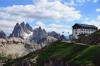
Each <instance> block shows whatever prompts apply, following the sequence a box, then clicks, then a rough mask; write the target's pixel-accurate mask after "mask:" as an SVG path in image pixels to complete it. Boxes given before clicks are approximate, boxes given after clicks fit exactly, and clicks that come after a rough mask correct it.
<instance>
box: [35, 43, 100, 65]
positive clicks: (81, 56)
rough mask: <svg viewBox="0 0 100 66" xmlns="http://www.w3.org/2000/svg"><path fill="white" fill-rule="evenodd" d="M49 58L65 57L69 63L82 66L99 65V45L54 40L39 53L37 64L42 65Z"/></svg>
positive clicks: (58, 58)
mask: <svg viewBox="0 0 100 66" xmlns="http://www.w3.org/2000/svg"><path fill="white" fill-rule="evenodd" d="M50 59H56V60H60V59H65V60H66V61H67V62H69V63H74V64H78V65H83V66H85V65H87V64H92V65H94V64H95V66H99V65H98V64H99V62H98V61H100V46H98V45H91V46H85V45H84V46H83V45H77V44H72V43H64V42H56V43H54V44H52V45H51V46H49V47H48V48H46V49H45V50H44V51H43V52H41V53H40V55H39V58H38V63H37V66H43V63H45V62H46V61H48V60H50Z"/></svg>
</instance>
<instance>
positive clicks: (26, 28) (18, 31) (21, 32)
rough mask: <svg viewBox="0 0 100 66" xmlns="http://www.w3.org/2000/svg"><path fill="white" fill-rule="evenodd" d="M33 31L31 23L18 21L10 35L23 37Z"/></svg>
mask: <svg viewBox="0 0 100 66" xmlns="http://www.w3.org/2000/svg"><path fill="white" fill-rule="evenodd" d="M31 32H32V27H31V26H30V25H29V24H25V22H22V23H20V24H19V23H17V24H16V25H15V27H14V30H13V32H12V33H11V35H10V37H21V38H24V37H25V35H27V36H28V34H30V33H31Z"/></svg>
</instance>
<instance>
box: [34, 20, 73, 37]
mask: <svg viewBox="0 0 100 66" xmlns="http://www.w3.org/2000/svg"><path fill="white" fill-rule="evenodd" d="M39 26H41V28H43V29H45V30H46V31H47V32H51V31H56V32H57V33H60V34H62V32H64V35H68V32H69V33H70V34H71V32H72V30H71V28H70V27H71V26H70V27H69V26H65V25H62V24H54V23H53V24H48V25H46V24H44V22H42V21H37V22H36V25H35V26H34V28H37V27H39Z"/></svg>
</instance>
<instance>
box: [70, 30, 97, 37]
mask: <svg viewBox="0 0 100 66" xmlns="http://www.w3.org/2000/svg"><path fill="white" fill-rule="evenodd" d="M95 31H96V29H72V34H73V37H74V38H75V39H78V35H80V34H87V35H89V34H91V33H94V32H95Z"/></svg>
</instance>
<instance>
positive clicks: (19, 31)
mask: <svg viewBox="0 0 100 66" xmlns="http://www.w3.org/2000/svg"><path fill="white" fill-rule="evenodd" d="M48 36H50V37H53V38H55V39H57V40H66V38H65V36H64V35H60V34H58V33H56V32H55V31H52V32H46V30H45V29H42V28H41V27H38V28H35V29H34V30H33V29H32V27H31V26H30V25H29V24H28V23H27V24H25V23H24V22H22V23H21V24H19V23H17V24H16V25H15V27H14V30H13V32H12V33H11V35H10V37H20V38H25V39H27V40H28V41H29V42H33V43H34V42H35V43H37V44H41V43H43V42H45V41H47V39H48Z"/></svg>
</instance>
